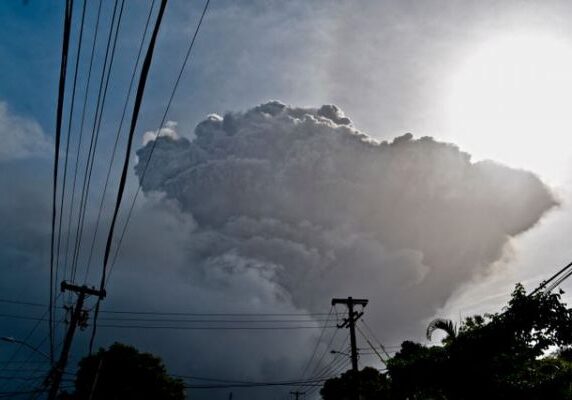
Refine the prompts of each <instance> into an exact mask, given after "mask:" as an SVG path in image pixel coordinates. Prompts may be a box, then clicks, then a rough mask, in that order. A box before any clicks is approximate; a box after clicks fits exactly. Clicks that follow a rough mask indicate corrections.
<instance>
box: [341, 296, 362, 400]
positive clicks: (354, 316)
mask: <svg viewBox="0 0 572 400" xmlns="http://www.w3.org/2000/svg"><path fill="white" fill-rule="evenodd" d="M367 303H368V300H366V299H354V298H352V297H348V298H347V299H332V306H335V305H336V304H343V305H345V306H346V307H347V308H348V317H347V318H345V319H344V321H343V322H342V323H341V324H339V325H338V328H349V329H350V344H351V348H352V352H351V358H352V386H353V391H352V392H353V396H352V397H353V398H354V399H355V400H358V399H359V379H358V377H359V375H358V372H359V368H358V351H357V343H356V321H357V320H358V319H359V318H360V317H361V316H362V315H363V311H360V312H357V311H354V306H355V305H359V306H362V308H363V307H365V306H366V305H367Z"/></svg>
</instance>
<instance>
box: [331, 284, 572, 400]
mask: <svg viewBox="0 0 572 400" xmlns="http://www.w3.org/2000/svg"><path fill="white" fill-rule="evenodd" d="M561 295H562V292H560V293H541V292H540V293H536V294H534V295H527V294H526V292H525V290H524V288H523V287H522V285H517V286H516V288H515V290H514V292H513V293H512V297H511V300H510V301H509V303H508V306H507V307H505V309H504V310H503V311H502V312H499V313H495V314H490V315H485V316H475V317H471V318H467V319H466V320H465V321H464V322H463V323H462V324H461V326H460V327H459V329H456V327H455V325H454V324H453V323H451V322H450V321H447V320H443V319H437V320H434V321H432V322H431V324H430V325H429V327H428V329H427V335H428V336H430V335H431V334H432V333H433V331H435V330H436V329H440V330H443V331H445V332H446V333H447V336H446V337H445V338H444V339H443V345H442V346H432V347H427V346H424V345H422V344H419V343H414V342H411V341H405V342H403V343H402V345H401V349H400V351H398V352H397V353H396V354H395V355H394V356H393V358H391V359H390V360H389V361H388V364H387V373H386V374H380V373H377V375H375V374H374V376H370V377H369V378H367V379H366V378H362V379H365V381H367V382H377V386H376V385H375V384H374V387H378V388H383V390H380V391H379V392H376V391H375V390H374V391H372V392H368V393H367V394H366V393H365V392H364V393H360V394H361V397H360V398H361V399H378V400H383V399H391V400H482V399H487V400H544V399H550V400H572V310H571V309H569V308H567V307H566V305H565V304H564V303H562V301H561ZM365 370H366V369H364V371H365ZM374 371H375V370H374ZM376 372H377V371H376ZM349 378H350V375H349V374H348V373H346V374H344V375H342V376H341V377H339V378H334V379H330V380H328V381H327V382H326V383H325V385H324V387H323V389H322V391H321V394H322V397H323V398H324V400H342V399H349V398H350V397H349V395H348V393H349V390H351V389H350V388H351V386H350V385H349V382H350V381H349ZM366 396H370V397H366Z"/></svg>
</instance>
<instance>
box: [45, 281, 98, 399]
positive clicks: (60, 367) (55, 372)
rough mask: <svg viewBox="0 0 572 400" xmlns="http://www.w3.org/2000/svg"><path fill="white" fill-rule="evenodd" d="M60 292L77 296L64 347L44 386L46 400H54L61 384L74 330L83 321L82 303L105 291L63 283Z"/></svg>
mask: <svg viewBox="0 0 572 400" xmlns="http://www.w3.org/2000/svg"><path fill="white" fill-rule="evenodd" d="M61 288H62V292H65V291H66V290H69V291H70V292H74V293H77V294H78V297H77V301H76V304H75V306H74V307H73V308H72V315H71V319H70V324H69V327H68V331H67V333H66V337H65V339H64V345H63V348H62V352H61V354H60V358H59V360H58V362H57V363H56V364H55V365H54V366H53V367H52V371H51V372H50V375H49V376H48V380H47V381H46V384H49V385H50V391H49V392H48V400H55V399H56V397H57V395H58V390H59V388H60V383H61V382H62V375H63V373H64V370H65V369H66V365H67V363H68V357H69V353H70V349H71V345H72V342H73V337H74V334H75V331H76V328H77V327H78V325H80V323H82V320H83V314H84V311H83V303H84V302H85V298H86V296H87V295H92V296H97V297H99V298H104V297H105V290H103V291H100V290H96V289H94V288H89V287H87V286H85V285H84V286H77V285H72V284H69V283H66V282H65V281H64V282H62V286H61Z"/></svg>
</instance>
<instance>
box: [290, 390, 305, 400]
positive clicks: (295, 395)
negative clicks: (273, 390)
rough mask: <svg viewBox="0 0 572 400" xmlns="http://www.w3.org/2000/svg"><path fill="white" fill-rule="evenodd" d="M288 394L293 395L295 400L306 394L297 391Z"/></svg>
mask: <svg viewBox="0 0 572 400" xmlns="http://www.w3.org/2000/svg"><path fill="white" fill-rule="evenodd" d="M290 394H293V395H294V398H295V399H296V400H298V399H299V398H300V396H301V395H305V394H306V392H299V391H297V390H296V391H295V392H290Z"/></svg>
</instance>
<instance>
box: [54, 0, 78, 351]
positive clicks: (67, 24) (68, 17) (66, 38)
mask: <svg viewBox="0 0 572 400" xmlns="http://www.w3.org/2000/svg"><path fill="white" fill-rule="evenodd" d="M72 14H73V0H67V1H66V8H65V14H64V33H63V43H62V58H61V64H60V81H59V85H58V105H57V111H56V135H55V146H54V149H55V154H54V171H53V183H52V186H53V187H52V230H51V246H50V292H49V293H50V296H49V301H50V312H49V319H50V321H49V325H50V326H49V330H50V357H51V359H52V361H53V357H54V354H53V353H54V327H53V319H54V315H53V305H54V261H55V260H54V256H55V232H56V214H57V191H58V190H57V189H58V168H59V158H60V141H61V136H62V118H63V109H64V96H65V86H66V74H67V63H68V52H69V42H70V31H71V21H72ZM62 196H63V193H62Z"/></svg>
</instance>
